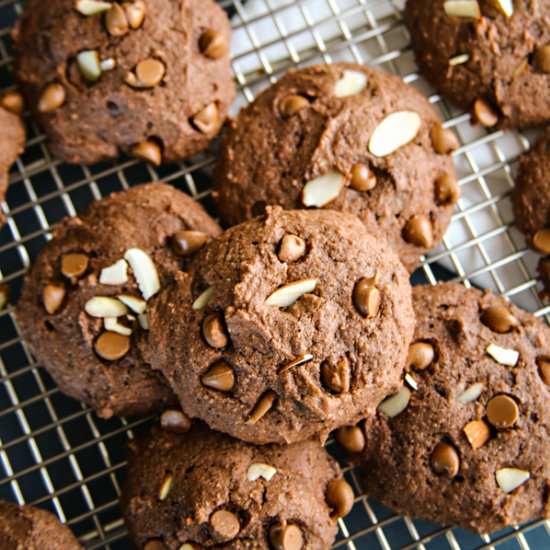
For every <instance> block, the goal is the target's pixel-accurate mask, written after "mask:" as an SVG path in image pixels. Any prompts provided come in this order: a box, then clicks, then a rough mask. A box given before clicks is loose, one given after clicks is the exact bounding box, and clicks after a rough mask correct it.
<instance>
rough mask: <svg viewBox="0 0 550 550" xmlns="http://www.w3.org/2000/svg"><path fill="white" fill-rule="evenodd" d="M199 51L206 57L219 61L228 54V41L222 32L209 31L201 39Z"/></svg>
mask: <svg viewBox="0 0 550 550" xmlns="http://www.w3.org/2000/svg"><path fill="white" fill-rule="evenodd" d="M199 49H200V51H201V53H202V54H203V55H205V56H206V57H209V58H210V59H219V58H220V57H223V56H224V55H225V54H226V53H227V49H228V48H227V40H226V39H225V36H224V35H223V34H222V33H221V32H218V31H215V30H214V29H207V30H205V31H204V32H203V33H202V34H201V36H200V38H199Z"/></svg>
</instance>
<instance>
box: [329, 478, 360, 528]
mask: <svg viewBox="0 0 550 550" xmlns="http://www.w3.org/2000/svg"><path fill="white" fill-rule="evenodd" d="M326 498H327V504H328V505H329V506H330V507H331V508H332V513H331V517H332V518H333V519H339V518H343V517H344V516H346V515H348V514H349V512H351V509H352V508H353V502H354V500H355V496H354V494H353V489H352V488H351V486H350V484H349V483H348V482H347V481H345V480H343V479H336V480H334V481H331V482H330V483H329V484H328V486H327V493H326Z"/></svg>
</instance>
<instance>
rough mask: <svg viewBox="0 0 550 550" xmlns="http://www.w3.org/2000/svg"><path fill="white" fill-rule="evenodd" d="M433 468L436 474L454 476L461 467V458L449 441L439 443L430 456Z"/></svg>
mask: <svg viewBox="0 0 550 550" xmlns="http://www.w3.org/2000/svg"><path fill="white" fill-rule="evenodd" d="M430 463H431V465H432V469H433V471H434V472H435V473H436V474H439V475H444V476H446V477H450V478H453V477H455V476H456V475H457V474H458V470H459V469H460V459H459V458H458V453H457V452H456V450H455V448H454V447H453V446H452V445H449V444H448V443H445V442H443V441H442V442H441V443H438V444H437V446H436V448H435V449H434V452H433V453H432V456H431V458H430Z"/></svg>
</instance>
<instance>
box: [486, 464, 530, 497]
mask: <svg viewBox="0 0 550 550" xmlns="http://www.w3.org/2000/svg"><path fill="white" fill-rule="evenodd" d="M495 477H496V479H497V483H498V486H499V487H500V488H501V489H502V490H503V491H504V492H505V493H511V492H512V491H513V490H514V489H517V488H518V487H519V486H520V485H523V484H524V483H525V482H526V481H527V480H528V479H529V478H530V477H531V474H530V473H529V472H527V471H525V470H520V469H518V468H501V469H500V470H497V472H496V476H495Z"/></svg>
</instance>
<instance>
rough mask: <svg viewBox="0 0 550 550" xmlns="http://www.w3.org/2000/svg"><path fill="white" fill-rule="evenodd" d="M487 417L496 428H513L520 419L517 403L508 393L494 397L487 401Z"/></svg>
mask: <svg viewBox="0 0 550 550" xmlns="http://www.w3.org/2000/svg"><path fill="white" fill-rule="evenodd" d="M487 419H488V420H489V422H490V423H491V424H492V425H493V426H494V427H495V428H500V429H505V428H511V427H512V426H513V425H514V424H515V423H516V422H517V421H518V419H519V408H518V406H517V403H516V402H515V401H514V400H513V399H512V398H511V397H509V396H508V395H504V394H501V395H497V396H496V397H493V398H492V399H491V400H490V401H489V403H487Z"/></svg>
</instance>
